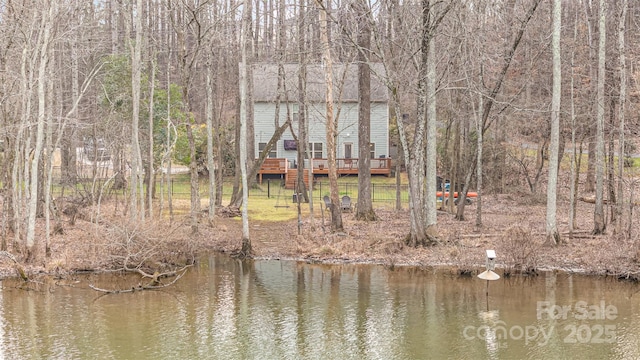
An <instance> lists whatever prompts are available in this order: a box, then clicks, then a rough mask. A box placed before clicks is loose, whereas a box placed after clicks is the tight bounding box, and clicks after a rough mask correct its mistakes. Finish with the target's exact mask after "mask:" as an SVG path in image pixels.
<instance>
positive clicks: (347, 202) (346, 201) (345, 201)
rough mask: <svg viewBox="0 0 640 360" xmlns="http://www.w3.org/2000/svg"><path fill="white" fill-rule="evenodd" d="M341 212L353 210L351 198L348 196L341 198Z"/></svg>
mask: <svg viewBox="0 0 640 360" xmlns="http://www.w3.org/2000/svg"><path fill="white" fill-rule="evenodd" d="M340 208H341V209H342V211H349V212H351V211H352V210H353V209H352V208H351V198H350V197H349V196H348V195H345V196H343V197H342V204H341V205H340Z"/></svg>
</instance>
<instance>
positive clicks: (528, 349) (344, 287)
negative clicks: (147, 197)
mask: <svg viewBox="0 0 640 360" xmlns="http://www.w3.org/2000/svg"><path fill="white" fill-rule="evenodd" d="M135 281H137V279H136V278H133V277H131V276H122V275H113V274H112V275H78V276H76V277H75V278H73V279H64V280H49V281H47V282H45V283H42V284H37V286H36V288H37V289H34V286H33V285H32V286H31V288H32V290H24V289H21V288H19V283H18V281H17V280H4V281H2V286H1V287H0V358H1V359H527V358H529V359H592V358H600V359H605V358H606V359H638V358H640V335H638V334H640V287H639V286H638V285H637V284H634V283H627V282H620V281H616V280H612V279H606V278H594V277H585V276H579V275H571V274H564V273H554V272H548V273H542V274H541V275H540V276H537V277H531V278H522V277H513V278H508V279H500V280H498V281H493V282H491V283H490V284H489V288H488V293H489V296H488V297H487V296H486V291H487V283H486V281H483V280H480V279H478V278H477V277H458V276H454V275H449V273H448V272H447V271H434V270H433V269H425V268H409V267H407V268H403V267H396V268H394V269H387V268H385V267H383V266H378V265H318V264H306V263H299V262H293V261H275V260H269V261H267V260H264V261H253V262H245V263H242V262H239V261H236V260H233V259H230V258H229V257H226V256H223V255H212V256H209V257H206V258H204V259H203V260H202V261H200V262H199V263H198V265H197V266H196V267H194V268H192V269H190V270H189V271H188V273H187V274H186V275H185V276H184V277H183V278H181V279H180V280H179V282H178V283H177V284H175V285H173V286H172V287H169V288H165V289H163V290H161V291H138V292H133V293H121V294H108V295H105V294H102V293H99V292H96V291H94V290H91V289H90V288H89V286H88V285H89V284H94V285H95V286H98V287H101V288H112V289H113V288H121V289H124V288H126V287H130V286H132V284H135Z"/></svg>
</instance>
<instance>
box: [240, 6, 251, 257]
mask: <svg viewBox="0 0 640 360" xmlns="http://www.w3.org/2000/svg"><path fill="white" fill-rule="evenodd" d="M250 1H252V0H244V6H243V7H242V33H241V40H242V41H241V48H242V50H241V51H242V62H241V64H240V139H239V140H240V171H241V174H242V175H241V177H242V188H243V189H244V190H245V191H243V192H242V204H243V206H242V248H241V250H240V251H241V256H242V257H247V256H251V238H249V213H248V209H247V208H248V207H249V191H247V189H248V183H249V181H248V179H247V163H246V159H247V146H246V144H247V125H246V123H247V113H246V111H247V87H248V86H249V85H248V84H247V72H248V69H247V51H248V46H246V44H247V43H248V42H249V41H250V37H249V35H250V32H249V26H250V24H251V10H250V9H251V8H250V7H249V4H248V2H250ZM252 141H253V139H252Z"/></svg>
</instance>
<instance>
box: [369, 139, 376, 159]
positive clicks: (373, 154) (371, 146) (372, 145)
mask: <svg viewBox="0 0 640 360" xmlns="http://www.w3.org/2000/svg"><path fill="white" fill-rule="evenodd" d="M369 153H370V154H371V158H372V159H375V158H376V144H375V143H369Z"/></svg>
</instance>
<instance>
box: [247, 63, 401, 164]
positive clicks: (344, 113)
mask: <svg viewBox="0 0 640 360" xmlns="http://www.w3.org/2000/svg"><path fill="white" fill-rule="evenodd" d="M284 70H285V71H284V73H285V84H286V85H285V87H286V93H283V94H281V97H280V101H281V103H280V116H279V119H277V123H278V124H283V123H284V122H285V121H286V116H287V106H288V107H289V109H290V111H291V113H292V115H293V116H292V119H293V124H292V128H293V132H294V133H295V135H297V132H298V123H297V118H298V73H299V66H298V64H285V66H284ZM251 71H252V72H253V74H252V75H253V84H254V85H253V101H254V103H253V107H254V109H253V110H254V131H255V139H254V142H255V151H256V153H255V157H256V158H257V157H258V156H259V155H260V152H261V151H262V150H263V149H264V148H265V146H266V144H267V143H268V142H269V140H270V139H271V136H272V135H273V134H274V132H275V129H276V118H275V113H276V98H277V92H278V85H277V84H278V66H277V65H276V64H256V65H253V66H252V68H251ZM345 71H346V73H345ZM382 71H383V68H382V66H381V65H380V64H374V65H372V71H371V73H372V75H371V134H370V154H371V159H374V160H372V161H371V167H372V169H373V168H375V169H385V170H384V172H377V173H383V174H386V175H388V174H390V160H389V105H388V94H387V88H386V87H385V86H384V85H383V84H382V83H381V82H380V81H379V80H378V78H377V77H376V76H375V75H374V73H382ZM357 74H358V68H357V65H355V64H351V65H343V64H336V65H334V87H335V88H334V91H333V93H334V100H335V101H336V103H335V104H334V115H335V114H337V113H338V109H340V113H339V118H338V119H337V122H338V138H337V154H336V157H337V159H338V170H339V172H341V171H342V172H343V173H352V174H357V165H356V164H357V157H358V76H357ZM343 79H344V80H343ZM342 83H344V84H342ZM340 87H342V95H341V98H340V99H339V98H338V96H339V94H340ZM306 88H307V115H308V119H307V122H308V126H309V129H308V130H309V132H308V134H309V145H310V149H311V155H312V156H311V157H312V159H313V168H314V174H323V173H325V174H326V173H327V170H326V169H327V165H326V158H327V150H328V149H327V141H326V128H325V124H326V115H325V114H326V111H325V110H326V106H325V88H326V86H325V76H324V69H323V68H322V66H321V65H308V66H307V84H306ZM268 158H271V159H279V164H280V165H282V164H283V163H284V161H283V159H284V160H286V167H287V168H289V169H292V168H296V167H297V164H296V159H297V151H296V143H295V141H294V135H293V134H292V132H291V129H288V130H286V131H285V133H284V134H283V135H282V137H281V138H280V140H278V142H277V145H276V146H275V148H274V149H272V150H271V152H270V153H269V155H268ZM265 163H266V164H268V165H266V166H267V167H271V168H272V169H271V170H272V171H271V172H264V173H265V174H266V173H271V174H273V173H276V171H275V170H274V169H273V165H274V161H273V160H269V161H267V162H265ZM280 167H282V166H280ZM308 167H309V162H308V160H306V161H305V168H308ZM387 171H389V172H387ZM372 173H373V174H375V173H376V172H375V171H372Z"/></svg>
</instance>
